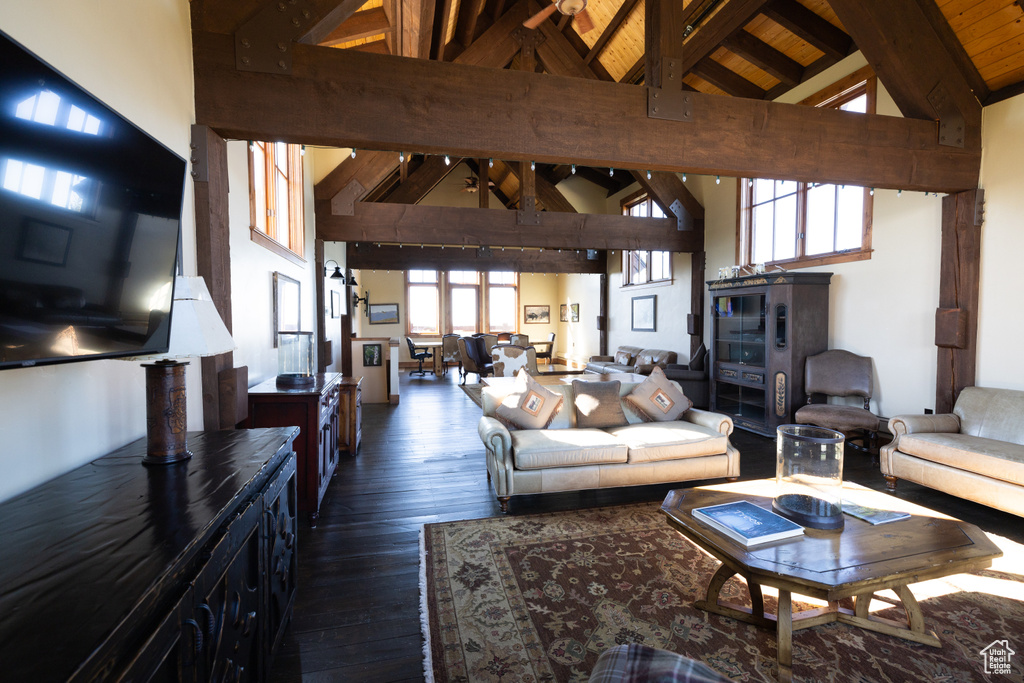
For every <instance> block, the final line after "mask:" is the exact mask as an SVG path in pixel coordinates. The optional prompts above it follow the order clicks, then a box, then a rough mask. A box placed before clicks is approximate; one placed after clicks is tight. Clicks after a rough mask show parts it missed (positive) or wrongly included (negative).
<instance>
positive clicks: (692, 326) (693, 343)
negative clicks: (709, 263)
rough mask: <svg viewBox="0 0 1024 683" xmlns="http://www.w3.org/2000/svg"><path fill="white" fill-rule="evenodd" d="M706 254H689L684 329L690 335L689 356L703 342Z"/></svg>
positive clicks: (691, 356)
mask: <svg viewBox="0 0 1024 683" xmlns="http://www.w3.org/2000/svg"><path fill="white" fill-rule="evenodd" d="M706 260H707V254H706V252H703V251H695V252H693V253H692V254H690V314H689V315H688V316H686V331H687V333H688V334H689V335H690V358H691V359H692V358H693V355H694V354H695V353H697V349H699V348H700V345H701V344H703V343H704V280H705V279H706V278H705V272H704V270H705V261H706Z"/></svg>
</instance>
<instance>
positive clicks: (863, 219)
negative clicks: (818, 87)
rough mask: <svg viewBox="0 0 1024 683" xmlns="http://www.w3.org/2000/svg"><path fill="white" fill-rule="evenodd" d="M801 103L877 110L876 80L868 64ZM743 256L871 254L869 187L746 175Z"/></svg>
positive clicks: (782, 258)
mask: <svg viewBox="0 0 1024 683" xmlns="http://www.w3.org/2000/svg"><path fill="white" fill-rule="evenodd" d="M801 104H806V105H809V106H817V107H832V108H834V109H841V110H843V111H848V112H857V113H861V114H863V113H874V111H875V79H874V76H873V74H872V73H871V71H870V68H869V67H865V68H864V69H861V70H860V71H858V72H856V73H854V74H852V75H851V76H849V77H847V78H846V79H843V80H842V81H840V82H839V83H836V84H835V85H833V86H831V87H830V88H828V89H826V90H823V91H822V92H820V93H818V94H817V95H814V96H813V97H810V98H808V99H807V100H804V102H802V103H801ZM739 193H740V201H739V206H740V212H739V213H740V215H739V225H740V243H739V261H740V263H743V264H752V263H782V264H785V265H786V266H787V267H790V268H792V267H806V266H817V265H824V264H828V263H840V262H843V261H859V260H863V259H868V258H871V215H872V193H871V190H870V188H865V187H856V186H853V185H830V184H825V183H798V182H795V181H791V180H770V179H761V178H757V179H744V180H741V182H740V185H739Z"/></svg>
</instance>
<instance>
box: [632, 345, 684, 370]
mask: <svg viewBox="0 0 1024 683" xmlns="http://www.w3.org/2000/svg"><path fill="white" fill-rule="evenodd" d="M676 358H677V356H676V352H675V351H666V350H665V349H641V350H640V353H638V354H637V356H636V360H634V361H633V362H634V365H660V366H661V367H665V366H666V365H668V364H669V363H675V362H676Z"/></svg>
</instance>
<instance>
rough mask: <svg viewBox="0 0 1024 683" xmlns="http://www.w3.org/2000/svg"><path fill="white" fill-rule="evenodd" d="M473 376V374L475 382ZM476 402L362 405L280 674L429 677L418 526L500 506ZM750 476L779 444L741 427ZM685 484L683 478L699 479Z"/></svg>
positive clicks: (555, 500)
mask: <svg viewBox="0 0 1024 683" xmlns="http://www.w3.org/2000/svg"><path fill="white" fill-rule="evenodd" d="M475 377H476V376H475V375H473V376H472V378H471V379H470V380H469V381H470V382H471V383H472V382H473V379H475ZM479 417H480V409H479V408H478V407H477V406H476V405H475V404H474V403H473V402H472V401H471V400H470V399H469V397H468V396H466V394H465V393H464V392H463V391H462V390H461V389H460V388H459V387H458V373H457V372H455V371H454V369H453V370H452V371H451V372H449V374H448V376H447V377H441V378H435V377H433V376H432V375H429V374H428V375H427V376H426V377H423V378H420V377H410V376H409V374H408V373H406V372H403V373H402V376H401V404H400V405H398V406H387V405H366V404H364V406H363V443H362V448H361V449H360V452H359V454H358V455H357V456H356V457H352V458H348V457H343V459H342V461H341V463H340V465H339V467H338V473H337V476H336V477H335V479H334V481H332V483H331V484H330V488H329V489H328V491H327V495H326V496H325V498H324V502H323V505H322V507H321V517H320V523H319V526H318V527H317V528H316V529H310V528H309V526H308V523H305V521H304V520H300V522H299V524H300V527H299V541H298V543H299V590H298V597H297V599H296V603H295V614H294V616H293V618H292V623H291V625H290V627H289V630H288V633H287V635H286V637H285V641H284V645H283V647H282V649H281V652H280V653H279V654H278V657H277V659H276V661H275V663H274V668H273V670H272V672H271V673H272V679H273V680H274V681H300V680H301V681H373V682H374V683H377V682H383V681H422V680H423V668H422V662H423V658H422V647H423V641H422V638H421V636H420V618H419V532H420V529H421V527H422V526H423V524H425V523H431V522H442V521H449V520H460V519H475V518H480V517H490V516H495V515H499V514H500V510H499V508H498V504H497V501H496V500H495V498H494V494H493V492H492V490H491V488H490V486H489V485H488V483H487V475H486V472H485V470H484V450H483V445H482V444H481V442H480V438H479V436H477V431H476V425H477V421H478V419H479ZM732 441H733V443H734V444H735V445H736V446H737V448H739V449H740V453H741V454H742V456H741V469H742V472H743V477H742V478H743V479H757V478H764V477H774V476H775V442H774V440H771V439H767V438H764V437H761V436H757V435H754V434H750V433H748V432H744V431H742V430H737V431H736V432H735V433H734V434H733V437H732ZM844 476H845V478H846V479H847V480H851V481H855V482H857V483H860V484H863V485H865V486H870V487H872V488H875V489H878V490H884V488H885V482H884V480H883V479H882V475H881V474H880V472H879V469H878V465H877V463H876V462H872V460H871V458H870V457H869V456H867V455H865V454H863V453H859V452H857V451H853V450H848V452H847V454H846V461H845V471H844ZM697 484H698V482H687V483H686V484H683V486H691V485H697ZM679 486H680V485H674V486H673V485H657V486H643V487H633V488H628V489H612V490H604V491H584V492H578V493H566V494H547V495H542V496H523V497H517V498H513V499H512V501H511V503H510V512H509V514H512V515H525V514H531V513H535V512H548V511H552V510H568V509H578V508H583V507H595V506H600V505H613V504H619V503H627V502H634V501H660V500H663V499H664V497H665V494H666V492H667V491H668V490H669V489H671V488H679ZM899 495H900V497H903V498H906V499H908V500H912V501H914V502H917V503H920V504H922V505H925V506H927V507H931V508H933V509H935V510H938V511H940V512H944V513H946V514H950V515H953V516H956V517H959V518H961V519H965V520H968V521H971V522H973V523H975V524H978V525H979V526H981V527H982V528H983V529H986V530H987V531H990V532H992V533H996V534H1000V535H1003V536H1007V537H1009V538H1013V539H1014V540H1017V541H1024V528H1022V524H1021V519H1020V518H1019V517H1016V516H1014V515H1009V514H1005V513H1001V512H999V511H996V510H993V509H991V508H987V507H984V506H981V505H976V504H974V503H970V502H967V501H963V500H961V499H959V498H954V497H952V496H948V495H945V494H943V493H939V492H936V491H932V490H930V489H927V488H924V487H921V486H917V485H915V484H911V483H909V482H901V483H900V486H899Z"/></svg>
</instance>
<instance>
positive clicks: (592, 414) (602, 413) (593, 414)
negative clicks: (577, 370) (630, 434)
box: [572, 379, 628, 429]
mask: <svg viewBox="0 0 1024 683" xmlns="http://www.w3.org/2000/svg"><path fill="white" fill-rule="evenodd" d="M621 386H622V383H621V382H619V380H612V381H611V382H583V381H580V380H578V379H576V380H573V382H572V392H573V395H574V396H575V397H576V398H575V399H574V406H575V408H576V426H577V427H582V428H584V429H604V428H605V427H621V426H623V425H625V424H627V422H628V421H627V420H626V414H625V413H624V412H622V399H621V398H619V389H620V388H621Z"/></svg>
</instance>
